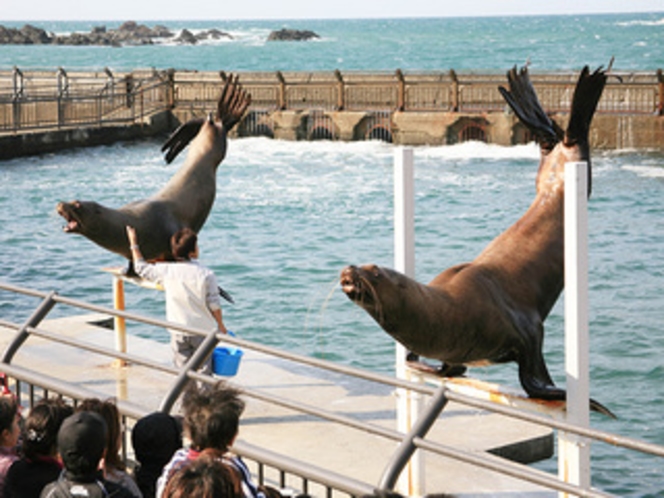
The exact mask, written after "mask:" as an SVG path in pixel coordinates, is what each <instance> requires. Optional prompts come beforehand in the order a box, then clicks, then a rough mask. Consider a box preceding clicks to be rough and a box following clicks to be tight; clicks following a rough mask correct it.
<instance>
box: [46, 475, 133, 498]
mask: <svg viewBox="0 0 664 498" xmlns="http://www.w3.org/2000/svg"><path fill="white" fill-rule="evenodd" d="M41 498H134V495H132V494H131V493H130V492H129V491H128V490H127V489H126V488H123V487H122V486H120V485H119V484H115V483H113V482H110V481H107V480H105V479H104V477H103V475H102V474H101V472H100V473H99V474H98V475H96V476H95V477H93V478H91V479H84V480H81V479H75V480H74V479H72V478H71V476H70V475H68V473H67V472H66V471H65V472H63V473H62V474H61V475H60V477H59V478H58V480H57V481H55V482H52V483H51V484H49V485H47V486H46V487H45V488H44V490H43V491H42V493H41Z"/></svg>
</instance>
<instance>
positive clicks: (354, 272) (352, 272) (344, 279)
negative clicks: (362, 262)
mask: <svg viewBox="0 0 664 498" xmlns="http://www.w3.org/2000/svg"><path fill="white" fill-rule="evenodd" d="M363 273H364V272H363V270H362V268H358V267H357V266H348V267H346V268H344V269H343V270H342V272H341V279H340V281H339V283H340V284H341V290H343V292H344V294H346V296H348V298H349V299H350V300H351V301H353V302H355V303H358V304H363V305H365V306H366V305H373V303H374V302H375V299H374V297H375V294H376V291H375V290H374V288H373V285H371V282H370V281H369V280H368V279H367V278H366V277H365V276H364V275H363Z"/></svg>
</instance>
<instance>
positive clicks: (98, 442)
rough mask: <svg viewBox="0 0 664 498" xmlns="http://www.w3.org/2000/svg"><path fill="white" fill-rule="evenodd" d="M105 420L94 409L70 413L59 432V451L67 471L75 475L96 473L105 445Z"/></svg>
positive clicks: (106, 435) (106, 431)
mask: <svg viewBox="0 0 664 498" xmlns="http://www.w3.org/2000/svg"><path fill="white" fill-rule="evenodd" d="M107 437H108V429H107V427H106V422H105V421H104V419H103V418H102V417H101V415H98V414H97V413H94V412H78V413H75V414H73V415H71V416H70V417H67V418H66V419H65V420H64V422H63V423H62V426H61V427H60V431H59V432H58V451H59V452H60V455H61V456H62V463H64V465H65V468H66V469H67V471H69V472H70V473H72V474H73V475H76V476H87V475H90V474H94V473H95V472H96V470H97V467H98V465H99V460H101V457H102V456H103V454H104V449H105V448H106V439H107Z"/></svg>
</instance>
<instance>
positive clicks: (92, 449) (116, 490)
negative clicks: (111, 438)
mask: <svg viewBox="0 0 664 498" xmlns="http://www.w3.org/2000/svg"><path fill="white" fill-rule="evenodd" d="M107 438H108V429H107V428H106V422H105V421H104V419H103V418H102V417H101V415H99V414H98V413H94V412H77V413H74V414H73V415H71V416H70V417H67V418H66V419H65V420H64V422H62V426H61V427H60V430H59V431H58V451H59V452H60V457H61V458H62V463H63V464H64V471H63V472H62V473H61V474H60V477H59V478H58V479H57V480H56V481H54V482H52V483H50V484H48V485H46V487H45V488H44V489H43V490H42V492H41V495H40V498H71V497H72V496H81V497H83V496H84V497H87V498H133V495H132V494H131V492H129V491H128V490H127V489H125V488H123V487H122V486H120V485H119V484H116V483H114V482H111V481H108V480H106V479H104V474H103V472H101V471H100V470H99V464H100V462H101V458H102V456H103V455H104V451H105V450H106V442H107Z"/></svg>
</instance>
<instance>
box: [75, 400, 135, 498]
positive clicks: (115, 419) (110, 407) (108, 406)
mask: <svg viewBox="0 0 664 498" xmlns="http://www.w3.org/2000/svg"><path fill="white" fill-rule="evenodd" d="M76 411H86V412H95V413H98V414H99V415H101V417H102V418H103V419H104V421H105V422H106V429H107V431H108V432H107V434H108V438H107V441H106V451H105V453H104V456H103V459H102V470H103V472H104V478H105V479H106V480H107V481H110V482H114V483H116V484H119V485H121V486H122V487H124V488H126V489H128V490H129V491H131V494H132V495H134V497H135V498H143V494H142V493H141V490H140V489H138V486H137V485H136V481H134V479H133V478H132V477H131V476H130V475H129V474H128V473H127V472H126V470H125V464H124V461H123V460H122V457H121V455H120V447H121V446H122V424H121V422H120V412H119V410H118V407H117V405H116V404H115V402H114V401H113V400H111V399H107V400H105V401H102V400H100V399H98V398H88V399H85V400H83V401H82V402H81V403H80V404H79V405H78V406H77V407H76Z"/></svg>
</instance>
